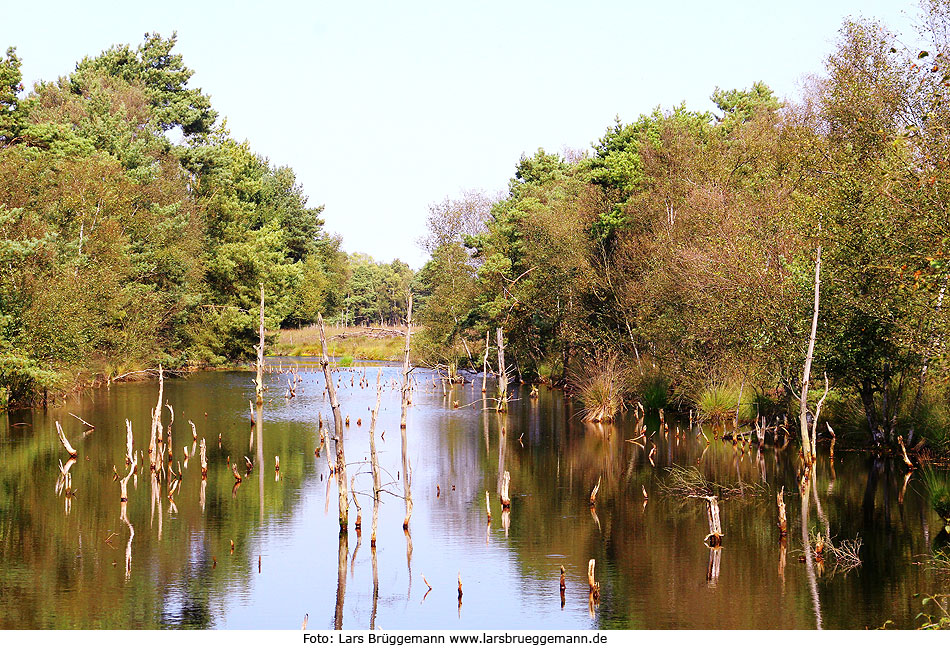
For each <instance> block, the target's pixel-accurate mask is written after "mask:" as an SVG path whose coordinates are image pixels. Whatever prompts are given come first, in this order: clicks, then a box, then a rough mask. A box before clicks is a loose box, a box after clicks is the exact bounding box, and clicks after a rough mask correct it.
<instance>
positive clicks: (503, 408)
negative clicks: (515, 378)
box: [495, 326, 508, 412]
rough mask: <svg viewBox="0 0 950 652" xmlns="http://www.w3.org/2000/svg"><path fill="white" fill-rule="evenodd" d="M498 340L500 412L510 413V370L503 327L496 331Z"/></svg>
mask: <svg viewBox="0 0 950 652" xmlns="http://www.w3.org/2000/svg"><path fill="white" fill-rule="evenodd" d="M495 335H496V337H497V339H498V411H499V412H507V411H508V368H507V367H506V366H505V334H504V331H503V330H502V328H501V326H499V327H498V329H497V330H496V331H495Z"/></svg>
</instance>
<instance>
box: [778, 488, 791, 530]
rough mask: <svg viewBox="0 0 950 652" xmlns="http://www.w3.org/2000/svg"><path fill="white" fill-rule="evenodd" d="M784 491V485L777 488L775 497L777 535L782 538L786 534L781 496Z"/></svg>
mask: <svg viewBox="0 0 950 652" xmlns="http://www.w3.org/2000/svg"><path fill="white" fill-rule="evenodd" d="M784 493H785V487H782V488H781V489H779V491H778V493H777V494H776V498H775V499H776V502H777V503H778V535H779V538H781V539H784V538H785V537H786V536H787V535H788V520H787V518H786V516H785V499H784V498H783V496H782V494H784Z"/></svg>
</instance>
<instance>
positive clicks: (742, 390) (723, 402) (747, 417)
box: [695, 381, 755, 421]
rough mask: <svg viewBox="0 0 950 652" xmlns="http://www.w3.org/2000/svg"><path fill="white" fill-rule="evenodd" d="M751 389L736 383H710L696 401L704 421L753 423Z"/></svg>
mask: <svg viewBox="0 0 950 652" xmlns="http://www.w3.org/2000/svg"><path fill="white" fill-rule="evenodd" d="M752 399H753V391H752V388H751V387H747V386H743V385H742V384H740V383H734V382H725V381H720V382H715V383H710V384H708V385H706V386H705V387H703V388H702V389H701V390H700V391H699V395H698V396H697V397H696V399H695V403H696V409H697V410H698V411H699V415H700V418H702V419H703V420H704V421H727V420H732V419H735V418H736V413H737V411H738V415H739V421H751V420H752V419H754V418H755V406H754V404H753V400H752Z"/></svg>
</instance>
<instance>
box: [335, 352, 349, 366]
mask: <svg viewBox="0 0 950 652" xmlns="http://www.w3.org/2000/svg"><path fill="white" fill-rule="evenodd" d="M337 364H338V365H339V366H341V367H352V366H353V356H351V355H350V354H349V353H347V354H345V355H343V356H342V357H341V358H340V360H339V362H338V363H337Z"/></svg>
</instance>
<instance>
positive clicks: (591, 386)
mask: <svg viewBox="0 0 950 652" xmlns="http://www.w3.org/2000/svg"><path fill="white" fill-rule="evenodd" d="M571 384H572V385H573V386H574V387H575V389H576V390H577V393H578V395H579V396H580V399H581V402H583V404H584V409H583V410H582V418H583V420H584V421H587V422H591V423H611V422H612V421H613V420H614V419H615V418H616V416H617V415H618V414H619V413H620V412H621V411H622V410H623V409H624V397H625V396H626V395H627V394H629V392H630V390H631V389H632V388H633V375H632V374H631V372H630V370H629V369H627V368H626V367H625V366H624V365H623V364H622V363H621V362H620V359H619V357H618V356H617V355H616V354H598V355H596V356H594V357H593V358H591V359H590V360H589V361H588V362H587V363H585V364H584V365H583V366H582V367H581V368H580V369H579V370H578V371H577V372H575V373H573V374H572V378H571Z"/></svg>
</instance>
